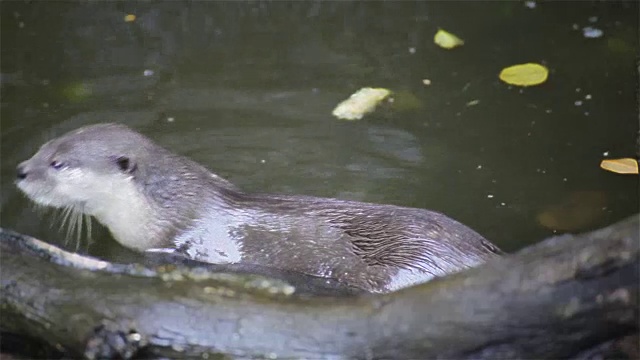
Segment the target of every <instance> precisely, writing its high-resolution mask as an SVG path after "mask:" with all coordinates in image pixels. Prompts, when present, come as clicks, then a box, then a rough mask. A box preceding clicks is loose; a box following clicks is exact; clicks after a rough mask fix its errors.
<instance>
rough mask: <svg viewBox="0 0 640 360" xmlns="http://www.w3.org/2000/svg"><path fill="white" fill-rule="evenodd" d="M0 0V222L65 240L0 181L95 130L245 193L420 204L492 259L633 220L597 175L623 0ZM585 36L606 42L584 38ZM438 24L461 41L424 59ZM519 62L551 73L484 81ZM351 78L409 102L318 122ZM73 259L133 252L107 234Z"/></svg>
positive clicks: (619, 69) (622, 102)
mask: <svg viewBox="0 0 640 360" xmlns="http://www.w3.org/2000/svg"><path fill="white" fill-rule="evenodd" d="M531 3H533V2H528V3H527V4H531ZM1 6H2V31H1V33H2V49H1V51H2V53H1V55H2V68H1V73H2V78H1V81H2V145H1V146H2V147H1V151H2V153H1V156H2V164H1V165H2V191H1V206H2V226H4V227H8V228H12V229H15V230H17V231H21V232H24V233H28V234H30V235H33V236H36V237H40V238H43V239H47V240H50V241H53V242H59V243H64V232H57V231H51V225H50V223H51V220H50V218H49V217H48V216H44V217H43V216H38V215H37V213H36V212H34V211H33V208H32V206H30V205H29V204H28V202H27V201H26V199H24V197H23V196H21V195H20V194H19V193H18V192H17V190H16V189H15V187H14V186H13V184H12V182H13V177H14V173H15V170H14V169H15V166H16V164H17V163H18V162H20V161H22V160H24V159H26V158H28V157H29V156H30V155H31V154H32V153H33V152H34V151H35V150H36V149H37V147H38V146H39V145H40V144H41V143H43V142H44V140H45V139H48V138H50V137H53V136H55V135H59V134H61V133H62V132H64V131H67V130H70V129H73V128H76V127H79V126H81V125H85V124H90V123H96V122H105V121H118V122H124V123H127V124H129V125H131V126H133V127H135V128H137V129H139V130H141V131H143V132H145V133H146V134H148V135H149V136H151V137H152V138H154V139H156V140H157V141H158V142H160V143H161V144H163V145H164V146H166V147H168V148H170V149H171V150H173V151H176V152H178V153H181V154H184V155H187V156H189V157H192V158H193V159H195V160H197V161H199V162H201V163H202V164H204V165H206V166H207V167H209V168H210V169H212V170H213V171H214V172H217V173H218V174H220V175H221V176H224V177H227V178H228V179H229V180H231V181H233V182H235V183H236V184H237V185H239V186H241V187H242V188H245V189H247V190H255V191H258V190H259V191H264V192H283V193H296V194H307V195H317V196H328V197H338V198H345V199H355V200H362V201H371V202H382V203H393V204H400V205H406V206H415V207H424V208H430V209H434V210H438V211H442V212H445V213H446V214H448V215H450V216H452V217H454V218H456V219H458V220H461V221H462V222H464V223H466V224H468V225H470V226H471V227H473V228H475V229H477V230H478V231H479V232H480V233H482V234H484V235H485V236H486V237H487V238H489V239H491V240H492V241H494V242H495V243H496V244H498V245H500V246H501V247H503V248H504V249H505V250H514V249H517V248H520V247H522V246H525V245H526V244H528V243H531V242H534V241H537V240H539V239H541V238H543V237H545V236H548V235H550V234H552V233H553V230H552V229H557V230H560V231H586V230H588V229H592V228H595V227H598V226H601V225H604V224H607V223H612V222H614V221H616V220H618V219H621V218H624V217H626V216H628V215H629V214H631V213H634V212H637V211H638V187H637V177H633V176H619V175H614V174H611V173H607V172H604V171H602V170H601V169H599V167H598V164H599V162H600V160H601V159H602V158H603V157H605V156H609V157H635V156H636V152H637V149H636V143H635V137H636V135H637V131H638V117H637V107H636V90H637V79H638V77H637V75H636V64H635V63H634V61H635V60H634V59H635V56H636V54H637V52H638V39H637V28H638V15H637V14H638V5H637V3H633V2H615V3H605V2H597V3H592V2H558V3H540V4H537V6H535V7H534V8H529V7H528V6H525V3H522V2H483V3H472V2H465V3H455V4H447V3H445V2H424V1H414V2H409V1H406V2H329V3H324V2H317V1H310V2H257V3H244V2H243V3H240V2H157V3H147V2H77V3H74V2H3V3H2V4H1ZM50 14H56V16H51V15H50ZM127 14H131V15H135V19H133V21H125V15H127ZM130 20H131V18H130ZM586 26H592V27H595V28H598V29H600V30H602V31H603V36H602V37H600V38H595V39H589V38H585V37H584V36H583V32H582V28H583V27H586ZM438 27H442V28H445V29H447V30H449V31H451V32H454V33H456V34H457V35H459V36H460V37H462V38H463V39H464V40H465V45H464V46H463V47H461V48H459V49H455V50H453V51H446V50H443V49H440V48H438V47H437V46H435V45H434V44H433V35H434V34H435V32H436V31H437V29H438ZM523 62H541V63H544V64H546V65H547V66H548V67H549V68H550V70H551V75H550V79H549V81H548V82H547V83H545V84H543V85H541V86H539V87H533V88H527V89H519V88H515V87H510V86H508V85H506V84H504V83H502V82H500V81H499V80H498V78H497V74H498V73H499V71H500V70H501V69H502V68H503V67H506V66H509V65H512V64H516V63H523ZM423 79H429V80H431V85H429V86H425V85H424V84H423ZM364 86H382V87H386V88H389V89H392V90H394V91H395V92H397V93H399V94H402V97H403V98H404V99H407V100H406V101H404V102H403V103H402V104H398V106H397V107H396V108H394V109H393V110H388V111H381V112H377V113H375V114H373V115H370V116H368V117H365V119H363V120H361V121H356V122H344V121H339V120H337V119H335V118H333V117H332V116H331V110H332V109H333V107H334V106H335V105H336V104H337V103H339V102H340V101H341V100H343V99H344V98H346V97H348V96H349V95H350V94H351V93H353V92H354V91H356V90H357V89H359V88H361V87H364ZM474 104H475V105H474ZM56 227H57V225H54V226H53V228H54V229H55V228H56ZM94 230H95V227H94ZM93 237H94V239H103V238H107V237H108V234H107V233H106V232H105V231H104V229H99V230H98V231H94V236H93ZM69 246H74V245H72V244H70V245H69ZM89 251H90V253H92V254H94V255H100V256H106V257H107V258H112V259H116V260H126V259H127V258H128V257H130V256H133V255H132V254H130V253H128V252H126V251H124V250H123V249H122V248H120V247H119V246H117V245H116V244H115V243H114V242H113V241H94V242H93V244H92V245H91V247H90V248H89Z"/></svg>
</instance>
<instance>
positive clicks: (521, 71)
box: [500, 63, 549, 86]
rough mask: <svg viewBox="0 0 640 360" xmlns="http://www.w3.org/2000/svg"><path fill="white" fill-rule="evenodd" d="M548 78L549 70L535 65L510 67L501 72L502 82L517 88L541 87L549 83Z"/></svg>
mask: <svg viewBox="0 0 640 360" xmlns="http://www.w3.org/2000/svg"><path fill="white" fill-rule="evenodd" d="M548 76H549V69H547V68H546V67H544V66H542V65H540V64H535V63H527V64H519V65H513V66H509V67H508V68H504V69H502V71H501V72H500V80H502V81H504V82H506V83H507V84H511V85H517V86H532V85H539V84H542V83H543V82H545V81H547V77H548Z"/></svg>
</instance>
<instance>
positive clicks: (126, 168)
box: [115, 156, 136, 173]
mask: <svg viewBox="0 0 640 360" xmlns="http://www.w3.org/2000/svg"><path fill="white" fill-rule="evenodd" d="M115 161H116V164H117V165H118V167H119V168H120V170H121V171H123V172H126V173H132V172H133V171H134V170H135V169H136V166H135V164H133V163H132V162H131V160H129V158H128V157H126V156H118V157H117V158H116V159H115Z"/></svg>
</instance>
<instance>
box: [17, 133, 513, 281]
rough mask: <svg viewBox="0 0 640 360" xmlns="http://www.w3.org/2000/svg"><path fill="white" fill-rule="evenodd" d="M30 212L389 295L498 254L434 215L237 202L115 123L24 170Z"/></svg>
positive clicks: (291, 199) (58, 143) (248, 198)
mask: <svg viewBox="0 0 640 360" xmlns="http://www.w3.org/2000/svg"><path fill="white" fill-rule="evenodd" d="M16 183H17V186H18V187H19V188H20V190H22V191H23V192H24V193H25V194H26V195H27V196H28V197H29V198H30V199H32V200H33V201H34V202H36V203H38V204H41V205H46V206H52V207H57V208H71V209H72V210H73V211H77V212H81V213H83V214H87V215H91V216H93V217H94V218H96V219H97V220H98V222H100V223H101V224H103V225H104V226H106V227H107V228H108V229H109V231H110V232H111V234H112V236H113V237H114V238H115V240H116V241H118V242H119V243H120V244H122V245H124V246H125V247H127V248H130V249H134V250H138V251H164V252H172V253H175V254H180V255H181V256H185V257H187V258H189V259H192V260H197V261H202V262H207V263H213V264H235V263H241V264H253V265H260V266H265V267H270V268H278V269H283V270H290V271H296V272H300V273H304V274H308V275H313V276H319V277H325V278H331V279H335V280H337V281H339V282H340V283H343V284H345V285H348V286H353V287H356V288H359V289H362V290H364V291H368V292H372V293H386V292H391V291H394V290H398V289H400V288H404V287H408V286H410V285H414V284H417V283H422V282H426V281H429V280H431V279H432V278H434V277H440V276H443V275H446V274H450V273H453V272H457V271H460V270H463V269H467V268H470V267H474V266H476V265H479V264H481V263H483V262H486V261H487V260H490V259H493V258H495V257H497V256H500V255H501V254H502V251H501V250H500V249H498V247H496V246H495V245H493V244H492V243H491V242H489V241H488V240H486V239H485V238H484V237H483V236H481V235H480V234H478V233H477V232H475V231H474V230H472V229H470V228H469V227H467V226H465V225H463V224H461V223H460V222H458V221H456V220H453V219H451V218H449V217H447V216H445V215H443V214H441V213H439V212H435V211H430V210H424V209H418V208H409V207H400V206H395V205H381V204H372V203H363V202H357V201H347V200H338V199H330V198H318V197H311V196H300V195H275V194H258V193H256V194H252V193H247V192H243V191H241V190H240V189H239V188H237V187H236V186H234V185H233V184H232V183H230V182H229V181H227V180H225V179H223V178H221V177H220V176H218V175H215V174H214V173H212V172H210V171H209V170H208V169H206V168H205V167H204V166H202V165H200V164H198V163H196V162H194V161H192V160H190V159H188V158H186V157H183V156H180V155H177V154H175V153H173V152H171V151H169V150H167V149H165V148H163V147H161V146H159V145H157V144H156V143H154V142H153V141H152V140H151V139H149V138H147V137H146V136H144V135H142V134H140V133H138V132H136V131H134V130H132V129H130V128H129V127H127V126H125V125H122V124H116V123H108V124H96V125H90V126H85V127H81V128H79V129H77V130H74V131H71V132H69V133H67V134H65V135H63V136H61V137H58V138H55V139H53V140H51V141H49V142H47V143H45V144H44V145H42V147H41V148H40V149H39V150H38V151H37V152H36V154H35V155H33V157H31V158H30V159H28V160H26V161H24V162H22V163H20V164H19V165H18V167H17V180H16Z"/></svg>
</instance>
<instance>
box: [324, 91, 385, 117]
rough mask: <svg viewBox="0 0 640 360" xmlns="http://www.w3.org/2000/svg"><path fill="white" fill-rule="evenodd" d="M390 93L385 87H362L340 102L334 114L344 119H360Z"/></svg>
mask: <svg viewBox="0 0 640 360" xmlns="http://www.w3.org/2000/svg"><path fill="white" fill-rule="evenodd" d="M390 94H391V91H389V90H387V89H383V88H369V87H367V88H362V89H360V90H358V91H357V92H355V93H354V94H353V95H351V96H350V97H349V98H348V99H347V100H345V101H343V102H341V103H340V104H338V106H336V108H335V109H333V112H332V114H333V116H335V117H337V118H338V119H342V120H360V119H362V117H363V116H364V115H365V114H367V113H370V112H372V111H373V110H375V108H376V106H377V105H378V104H379V103H380V102H381V101H382V100H384V99H385V98H386V97H387V96H389V95H390Z"/></svg>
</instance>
